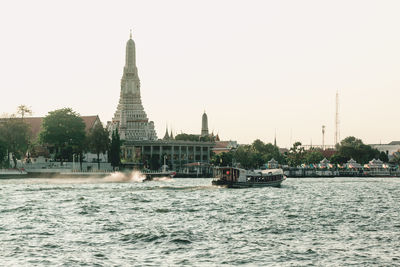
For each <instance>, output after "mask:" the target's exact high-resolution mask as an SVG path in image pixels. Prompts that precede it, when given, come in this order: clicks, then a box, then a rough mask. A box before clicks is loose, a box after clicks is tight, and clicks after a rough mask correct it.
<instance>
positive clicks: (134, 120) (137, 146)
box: [107, 33, 215, 172]
mask: <svg viewBox="0 0 400 267" xmlns="http://www.w3.org/2000/svg"><path fill="white" fill-rule="evenodd" d="M202 122H203V123H202V132H201V134H202V135H203V134H204V135H205V136H208V135H209V134H208V122H207V115H206V114H205V113H204V114H203V121H202ZM107 128H108V129H109V131H110V133H112V132H113V131H115V130H118V132H119V134H120V138H121V140H122V141H123V142H122V146H121V152H122V157H121V158H122V164H123V165H124V167H133V168H142V167H143V168H149V169H157V168H159V167H161V165H162V164H163V163H164V160H165V162H166V164H167V165H168V166H169V167H170V168H171V169H174V170H176V171H178V172H182V171H185V170H186V171H187V170H188V168H189V166H192V165H193V164H196V166H206V167H205V168H208V167H207V166H208V165H209V162H210V158H211V151H212V148H213V147H214V145H215V143H214V142H212V141H210V142H203V141H200V140H198V141H186V140H175V138H174V136H173V133H172V131H171V133H169V132H168V129H167V130H166V133H165V136H164V138H163V139H158V138H157V134H156V131H155V129H154V123H153V122H152V121H149V119H148V117H147V114H146V112H145V111H144V108H143V105H142V100H141V96H140V80H139V76H138V70H137V67H136V51H135V43H134V41H133V40H132V33H131V35H130V38H129V40H128V42H127V44H126V58H125V67H124V71H123V75H122V79H121V91H120V99H119V103H118V107H117V110H116V112H115V114H114V117H113V119H112V121H110V122H108V125H107ZM191 168H192V167H191ZM197 171H198V169H197Z"/></svg>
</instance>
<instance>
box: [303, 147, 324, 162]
mask: <svg viewBox="0 0 400 267" xmlns="http://www.w3.org/2000/svg"><path fill="white" fill-rule="evenodd" d="M323 159H324V155H323V154H322V152H321V151H320V150H316V149H310V150H308V151H306V153H305V156H304V161H305V163H307V164H315V163H318V162H320V161H321V160H323Z"/></svg>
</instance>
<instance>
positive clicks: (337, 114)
mask: <svg viewBox="0 0 400 267" xmlns="http://www.w3.org/2000/svg"><path fill="white" fill-rule="evenodd" d="M339 142H340V129H339V92H338V91H336V114H335V145H336V144H337V143H339Z"/></svg>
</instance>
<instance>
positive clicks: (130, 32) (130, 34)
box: [129, 29, 132, 39]
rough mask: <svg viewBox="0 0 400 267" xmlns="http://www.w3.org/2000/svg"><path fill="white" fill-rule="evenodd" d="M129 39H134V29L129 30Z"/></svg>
mask: <svg viewBox="0 0 400 267" xmlns="http://www.w3.org/2000/svg"><path fill="white" fill-rule="evenodd" d="M129 39H132V29H130V31H129Z"/></svg>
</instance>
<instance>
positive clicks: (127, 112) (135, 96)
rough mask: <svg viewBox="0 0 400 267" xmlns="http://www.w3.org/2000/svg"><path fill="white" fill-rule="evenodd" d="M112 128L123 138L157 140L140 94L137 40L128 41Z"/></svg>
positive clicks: (129, 139)
mask: <svg viewBox="0 0 400 267" xmlns="http://www.w3.org/2000/svg"><path fill="white" fill-rule="evenodd" d="M110 127H111V128H110V130H111V131H113V130H114V129H116V128H117V129H119V132H120V136H121V139H122V140H128V141H135V140H157V134H156V131H155V130H154V123H153V122H152V121H150V122H149V119H148V118H147V114H146V112H145V111H144V108H143V105H142V100H141V96H140V80H139V75H138V70H137V67H136V49H135V42H134V41H133V40H132V31H131V32H130V39H129V40H128V41H127V43H126V55H125V66H124V71H123V74H122V78H121V91H120V98H119V104H118V107H117V111H116V112H115V114H114V118H113V120H112V125H111V126H110Z"/></svg>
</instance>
